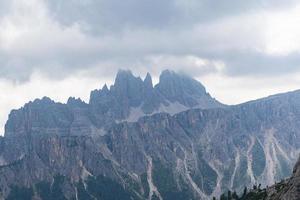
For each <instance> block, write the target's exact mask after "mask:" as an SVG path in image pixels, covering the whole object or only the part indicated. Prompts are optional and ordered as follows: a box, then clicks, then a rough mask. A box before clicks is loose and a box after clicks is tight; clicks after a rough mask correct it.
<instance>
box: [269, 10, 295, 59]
mask: <svg viewBox="0 0 300 200" xmlns="http://www.w3.org/2000/svg"><path fill="white" fill-rule="evenodd" d="M264 20H266V22H267V23H266V27H264V29H265V30H264V32H265V38H264V39H265V43H266V52H267V53H270V54H281V55H287V54H289V53H293V52H298V53H299V52H300V37H299V36H300V5H298V6H296V7H294V8H292V9H290V10H285V11H279V12H272V13H268V14H267V15H266V16H265V19H264Z"/></svg>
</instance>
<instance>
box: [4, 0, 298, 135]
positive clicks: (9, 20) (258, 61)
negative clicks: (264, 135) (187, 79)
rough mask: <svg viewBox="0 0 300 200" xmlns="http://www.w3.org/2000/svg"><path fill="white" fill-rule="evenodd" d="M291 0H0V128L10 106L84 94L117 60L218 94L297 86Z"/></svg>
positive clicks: (245, 96)
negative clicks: (182, 77)
mask: <svg viewBox="0 0 300 200" xmlns="http://www.w3.org/2000/svg"><path fill="white" fill-rule="evenodd" d="M299 53H300V3H299V1H297V0H253V1H241V0H172V1H171V0H123V1H120V0H68V1H65V0H0V91H1V93H0V134H1V133H3V131H4V129H3V127H4V124H5V121H6V120H7V116H8V114H9V112H10V110H11V109H14V108H19V107H21V106H22V105H23V104H24V103H26V102H27V101H29V100H33V99H35V98H41V97H43V96H49V97H51V98H52V99H54V100H56V101H61V102H65V101H66V100H67V98H68V97H69V96H75V97H81V98H82V99H84V100H85V101H88V99H89V92H90V90H92V89H95V88H100V87H102V85H103V84H104V83H108V84H111V83H112V81H113V79H114V76H115V74H116V72H117V70H118V69H120V68H122V69H131V70H132V71H133V73H134V74H135V75H139V76H141V77H144V76H145V74H146V72H150V73H151V74H152V75H153V76H154V80H156V81H157V79H158V75H159V73H160V72H161V71H162V70H163V69H167V68H168V69H172V70H175V71H184V72H185V73H188V74H190V75H191V76H193V77H195V78H197V79H198V80H199V81H201V82H202V83H203V84H204V85H205V86H206V88H207V90H208V91H209V93H210V94H211V95H212V96H214V97H216V98H217V99H219V100H220V101H222V102H223V103H227V104H237V103H241V102H244V101H247V100H252V99H257V98H260V97H264V96H268V95H271V94H275V93H279V92H284V91H290V90H295V89H300V55H299Z"/></svg>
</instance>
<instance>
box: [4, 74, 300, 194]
mask: <svg viewBox="0 0 300 200" xmlns="http://www.w3.org/2000/svg"><path fill="white" fill-rule="evenodd" d="M233 95H238V94H233ZM299 125H300V91H293V92H288V93H284V94H278V95H273V96H270V97H266V98H263V99H258V100H255V101H250V102H246V103H243V104H239V105H225V104H222V103H220V102H219V101H217V100H216V99H214V98H212V97H211V96H210V94H209V93H208V92H207V91H206V89H205V87H204V86H203V85H202V84H201V83H200V82H198V81H197V80H194V79H193V78H191V77H189V76H187V75H184V74H178V73H175V72H173V71H169V70H166V71H163V72H162V74H161V75H160V79H159V83H158V84H157V85H155V86H153V83H152V78H151V75H150V74H147V76H146V78H145V79H144V80H142V79H141V78H140V77H135V76H134V75H132V73H131V72H130V71H124V70H121V71H119V72H118V74H117V76H116V79H115V83H114V84H113V85H112V86H111V87H110V88H108V87H107V86H106V85H105V86H104V87H103V88H102V89H99V90H94V91H92V92H91V95H90V100H89V102H88V103H86V102H84V101H82V100H80V99H76V98H69V100H68V102H67V103H66V104H62V103H57V102H54V101H52V100H51V99H50V98H47V97H44V98H42V99H37V100H34V101H33V102H29V103H27V104H25V105H24V106H23V107H22V108H20V109H18V110H13V111H12V112H11V113H10V115H9V119H8V121H7V123H6V126H5V135H4V137H1V138H0V174H1V176H0V199H1V198H2V199H43V200H44V199H76V200H79V199H80V200H85V199H105V200H106V199H107V200H110V199H118V200H119V199H124V200H126V199H141V200H144V199H149V200H152V199H160V200H162V199H164V200H176V199H178V200H185V199H186V200H190V199H212V197H214V196H219V195H220V194H221V193H222V192H224V191H227V190H232V191H233V190H235V191H237V192H242V190H243V189H244V187H245V186H252V185H254V184H257V183H260V184H262V185H263V186H267V185H269V186H270V185H272V184H274V183H275V182H276V181H277V182H278V181H280V180H281V179H284V178H286V177H288V176H290V175H291V173H292V169H293V166H294V164H295V163H296V161H297V159H298V155H299V150H300V126H299Z"/></svg>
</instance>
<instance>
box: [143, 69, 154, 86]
mask: <svg viewBox="0 0 300 200" xmlns="http://www.w3.org/2000/svg"><path fill="white" fill-rule="evenodd" d="M144 85H145V88H147V89H152V88H153V83H152V77H151V75H150V73H147V75H146V77H145V79H144Z"/></svg>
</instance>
